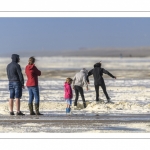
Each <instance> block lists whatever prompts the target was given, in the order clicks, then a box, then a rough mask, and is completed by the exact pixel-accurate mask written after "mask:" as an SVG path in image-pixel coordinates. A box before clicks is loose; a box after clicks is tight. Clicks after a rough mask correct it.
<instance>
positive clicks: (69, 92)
mask: <svg viewBox="0 0 150 150" xmlns="http://www.w3.org/2000/svg"><path fill="white" fill-rule="evenodd" d="M64 91H65V94H64V98H65V99H72V97H73V94H72V89H71V85H70V84H69V83H67V82H65V84H64Z"/></svg>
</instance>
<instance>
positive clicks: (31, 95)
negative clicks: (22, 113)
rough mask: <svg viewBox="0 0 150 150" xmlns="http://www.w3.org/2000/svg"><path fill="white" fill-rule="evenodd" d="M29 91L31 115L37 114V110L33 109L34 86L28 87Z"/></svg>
mask: <svg viewBox="0 0 150 150" xmlns="http://www.w3.org/2000/svg"><path fill="white" fill-rule="evenodd" d="M28 92H29V102H28V106H29V111H30V115H35V112H34V111H33V100H34V94H33V92H32V87H28Z"/></svg>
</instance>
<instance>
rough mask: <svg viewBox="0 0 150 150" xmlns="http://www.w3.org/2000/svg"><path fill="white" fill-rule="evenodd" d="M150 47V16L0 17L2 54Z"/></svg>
mask: <svg viewBox="0 0 150 150" xmlns="http://www.w3.org/2000/svg"><path fill="white" fill-rule="evenodd" d="M128 47H129V48H131V47H150V18H123V17H122V18H113V17H112V18H106V17H102V18H88V17H85V18H73V17H72V18H57V17H51V18H38V17H37V18H23V17H22V18H17V17H16V18H7V17H4V18H0V54H4V53H10V52H11V53H13V52H19V51H36V50H37V51H39V50H40V51H42V50H43V51H44V50H47V51H50V50H51V51H56V50H57V51H62V50H78V49H82V48H128Z"/></svg>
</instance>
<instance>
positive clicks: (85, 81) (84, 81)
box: [83, 76, 88, 90]
mask: <svg viewBox="0 0 150 150" xmlns="http://www.w3.org/2000/svg"><path fill="white" fill-rule="evenodd" d="M83 83H84V85H85V86H86V90H88V84H87V80H86V76H83Z"/></svg>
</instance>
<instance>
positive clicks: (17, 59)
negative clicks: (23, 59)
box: [11, 54, 19, 63]
mask: <svg viewBox="0 0 150 150" xmlns="http://www.w3.org/2000/svg"><path fill="white" fill-rule="evenodd" d="M11 59H12V61H13V62H16V63H18V62H19V55H17V54H12V56H11Z"/></svg>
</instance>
